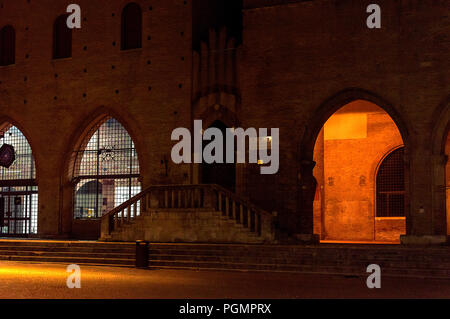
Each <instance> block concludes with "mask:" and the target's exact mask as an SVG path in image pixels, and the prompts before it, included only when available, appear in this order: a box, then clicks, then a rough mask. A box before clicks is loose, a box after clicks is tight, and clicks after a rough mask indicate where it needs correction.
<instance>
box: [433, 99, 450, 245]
mask: <svg viewBox="0 0 450 319" xmlns="http://www.w3.org/2000/svg"><path fill="white" fill-rule="evenodd" d="M433 119H434V121H433V124H432V125H433V126H432V133H431V143H432V152H433V188H432V196H433V209H432V229H433V233H434V234H436V235H447V236H449V235H450V216H449V214H450V212H448V211H447V206H448V205H447V203H446V187H447V186H448V185H446V165H447V162H448V160H449V155H450V154H446V149H445V145H446V141H447V137H448V134H450V96H448V97H447V98H446V99H444V101H443V102H442V103H441V104H440V105H439V107H438V108H437V109H436V112H435V113H434V114H433Z"/></svg>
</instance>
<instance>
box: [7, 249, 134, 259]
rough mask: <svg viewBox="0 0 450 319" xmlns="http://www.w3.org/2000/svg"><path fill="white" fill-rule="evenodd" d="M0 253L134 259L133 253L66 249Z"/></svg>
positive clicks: (8, 254) (9, 254)
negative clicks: (88, 251) (87, 251)
mask: <svg viewBox="0 0 450 319" xmlns="http://www.w3.org/2000/svg"><path fill="white" fill-rule="evenodd" d="M0 255H2V256H41V257H64V258H69V257H80V258H81V257H86V258H96V257H101V258H108V259H132V260H134V259H135V253H128V254H127V253H101V254H99V253H86V252H84V253H83V252H72V251H71V252H68V251H58V252H50V251H43V250H32V251H23V250H8V251H3V250H0Z"/></svg>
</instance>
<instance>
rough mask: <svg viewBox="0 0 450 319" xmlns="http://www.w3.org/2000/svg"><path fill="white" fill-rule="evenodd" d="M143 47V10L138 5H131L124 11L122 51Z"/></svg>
mask: <svg viewBox="0 0 450 319" xmlns="http://www.w3.org/2000/svg"><path fill="white" fill-rule="evenodd" d="M141 47H142V10H141V7H140V6H139V5H138V4H137V3H134V2H132V3H129V4H127V5H126V6H125V8H124V9H123V11H122V45H121V48H122V50H130V49H138V48H141Z"/></svg>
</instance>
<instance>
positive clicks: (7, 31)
mask: <svg viewBox="0 0 450 319" xmlns="http://www.w3.org/2000/svg"><path fill="white" fill-rule="evenodd" d="M15 59H16V32H15V31H14V28H13V27H12V26H10V25H7V26H5V27H3V28H2V29H1V30H0V65H2V66H4V65H11V64H14V63H15Z"/></svg>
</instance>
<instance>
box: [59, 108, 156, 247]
mask: <svg viewBox="0 0 450 319" xmlns="http://www.w3.org/2000/svg"><path fill="white" fill-rule="evenodd" d="M107 118H114V119H115V120H117V121H118V122H119V123H120V124H121V125H122V126H123V127H124V128H125V130H126V131H127V133H128V134H129V135H130V137H131V139H132V140H133V142H134V144H135V149H136V152H137V154H138V161H139V166H140V168H141V169H140V178H139V180H140V182H141V185H142V187H145V186H146V185H147V184H146V183H147V179H145V178H143V177H145V176H147V175H148V174H146V173H147V172H146V171H145V163H146V160H145V158H146V156H145V155H144V154H145V153H144V150H145V147H144V141H143V140H142V139H141V138H140V136H139V134H137V132H138V131H139V128H138V127H136V125H132V124H131V123H136V121H134V120H133V118H131V117H130V115H129V114H127V113H126V112H120V111H117V110H116V109H115V108H110V107H105V106H101V107H99V108H97V109H95V110H94V111H93V112H91V113H90V114H89V115H88V116H86V117H84V118H82V119H81V120H80V121H79V122H78V125H76V126H75V127H76V129H75V131H74V132H73V133H72V135H71V137H70V139H69V142H68V143H67V148H66V150H65V153H64V154H65V156H64V158H65V160H64V162H63V163H62V165H61V167H60V178H61V182H60V185H61V186H60V188H61V194H60V196H61V198H62V200H61V207H60V219H61V235H62V236H65V237H73V236H74V234H75V232H76V233H77V234H76V236H77V237H80V238H91V237H92V236H91V235H89V234H93V233H94V232H95V230H96V229H97V228H98V229H100V228H99V222H93V223H84V226H83V227H86V234H83V233H81V232H80V227H78V229H74V227H75V228H77V225H74V223H73V218H72V214H73V205H74V198H73V191H74V187H75V185H74V183H73V180H72V177H73V172H74V165H75V160H76V156H75V154H74V150H76V149H79V148H80V147H81V146H82V144H83V143H85V141H86V137H87V135H88V134H89V133H90V132H92V131H93V130H94V131H95V129H96V128H98V127H100V126H101V125H102V124H103V123H104V122H105V120H106V119H107ZM97 224H98V225H97ZM91 239H95V238H94V237H92V238H91Z"/></svg>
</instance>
